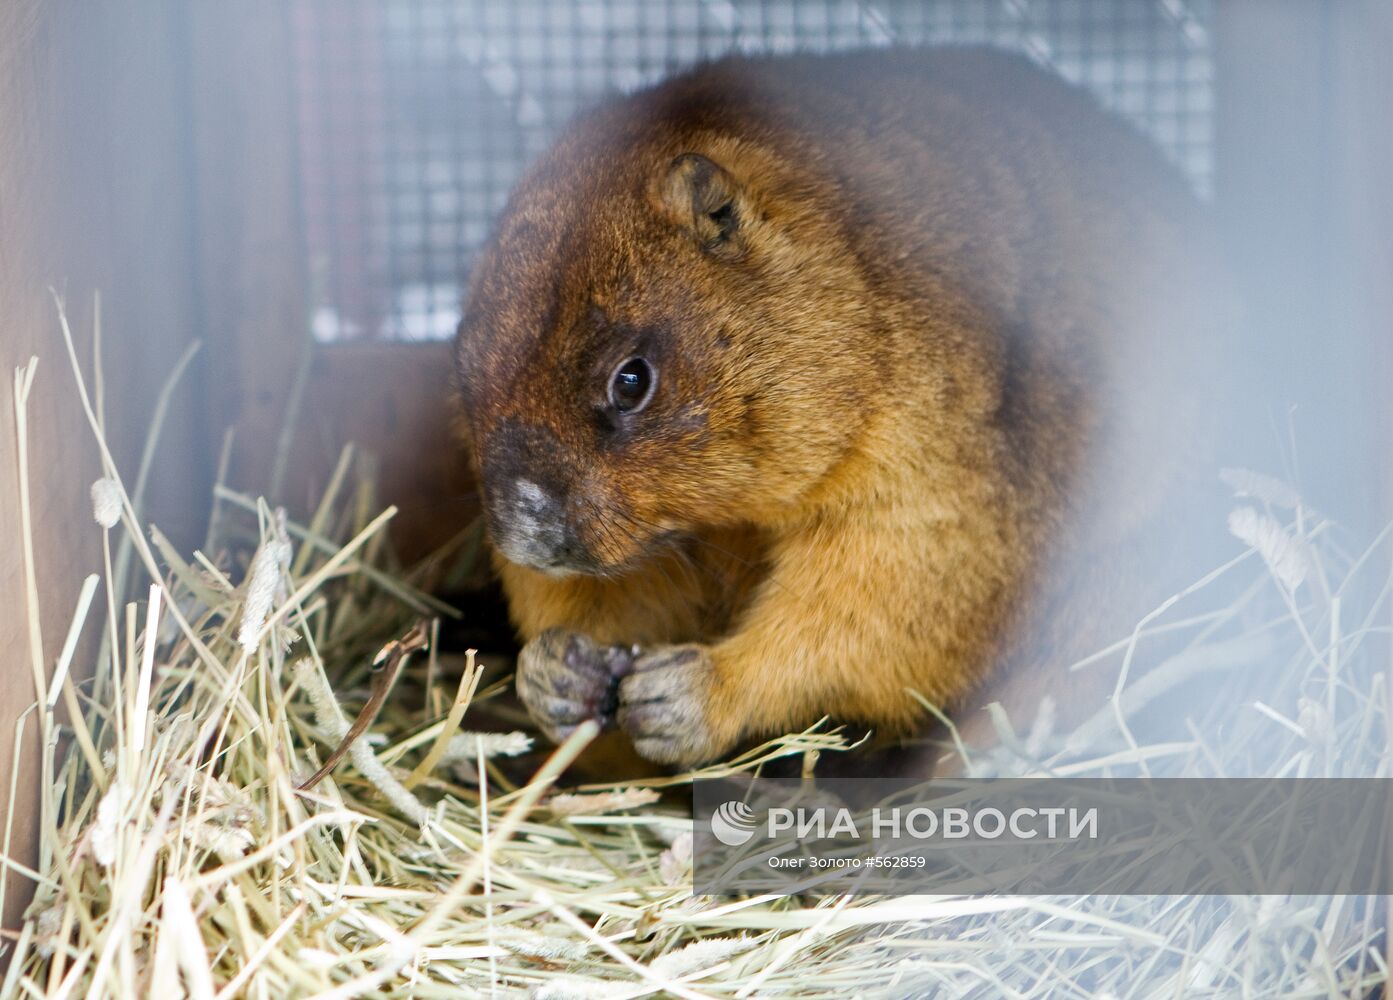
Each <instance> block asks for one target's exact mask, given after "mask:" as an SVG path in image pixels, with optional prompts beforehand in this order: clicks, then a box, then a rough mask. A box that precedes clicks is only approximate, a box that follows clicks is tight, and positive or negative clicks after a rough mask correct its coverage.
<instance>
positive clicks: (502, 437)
mask: <svg viewBox="0 0 1393 1000" xmlns="http://www.w3.org/2000/svg"><path fill="white" fill-rule="evenodd" d="M558 451H559V446H558V444H557V442H556V440H555V439H554V438H553V437H552V436H551V435H550V434H549V433H548V432H546V431H545V430H543V429H541V428H534V427H522V426H517V425H514V426H511V427H504V428H500V430H499V432H498V434H496V435H495V440H494V441H493V442H491V447H490V448H489V454H488V456H487V460H486V461H485V463H484V479H485V484H484V485H485V492H486V494H487V497H488V503H487V511H488V526H489V534H490V535H491V536H492V538H493V543H494V545H496V546H497V547H498V550H499V551H500V552H501V553H503V555H504V556H505V557H506V558H508V559H509V560H511V561H512V562H515V563H519V564H521V565H523V566H531V567H533V568H534V569H540V570H544V571H546V572H550V573H568V572H575V571H579V570H583V569H584V568H585V565H586V563H587V559H588V553H587V552H586V551H585V548H584V546H583V545H581V544H580V541H579V539H578V538H577V537H576V534H575V530H574V528H573V527H572V525H571V524H570V519H569V518H568V517H567V503H566V492H565V490H564V488H563V487H562V486H561V485H560V483H559V478H560V477H557V476H555V475H550V474H548V467H549V466H555V465H556V464H557V459H558V457H559V456H558Z"/></svg>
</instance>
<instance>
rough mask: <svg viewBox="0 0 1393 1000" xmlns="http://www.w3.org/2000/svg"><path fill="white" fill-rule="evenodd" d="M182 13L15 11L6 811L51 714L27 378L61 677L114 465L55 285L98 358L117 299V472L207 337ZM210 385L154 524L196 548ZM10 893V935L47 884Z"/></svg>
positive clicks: (4, 474) (28, 831)
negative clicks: (92, 421)
mask: <svg viewBox="0 0 1393 1000" xmlns="http://www.w3.org/2000/svg"><path fill="white" fill-rule="evenodd" d="M181 8H182V4H179V3H176V2H166V0H142V2H140V3H137V4H132V3H127V2H124V0H82V2H78V0H47V2H41V0H9V2H6V3H3V4H0V377H2V378H3V385H2V386H0V408H2V409H3V412H0V649H3V650H4V651H5V655H4V659H3V660H2V661H0V663H3V671H2V672H0V776H3V780H0V808H3V807H4V806H6V805H7V804H8V803H7V801H6V800H7V799H8V790H9V787H10V782H9V777H10V774H11V769H12V768H14V767H15V766H16V761H15V760H14V759H12V747H13V745H14V737H13V734H14V732H15V721H16V718H17V717H18V716H19V714H20V713H21V712H22V711H23V710H24V708H26V707H27V706H28V705H29V704H30V703H31V702H32V701H33V698H34V691H33V687H34V685H33V681H32V674H31V670H30V665H29V664H30V660H29V650H30V646H29V640H28V635H29V633H28V628H27V625H26V624H25V622H26V605H25V598H24V594H25V588H24V583H23V572H22V558H21V555H22V549H21V545H20V522H19V517H18V499H19V492H18V481H17V476H16V469H17V466H16V448H15V433H14V418H13V401H12V398H11V386H12V381H11V374H12V372H13V370H14V369H15V367H17V366H19V365H23V364H25V363H27V361H28V359H29V358H30V356H31V355H37V356H38V357H39V359H40V363H39V367H38V370H37V375H36V377H35V382H34V390H33V396H32V399H31V403H30V407H29V418H30V434H29V450H30V466H31V470H30V471H31V476H32V480H31V494H32V500H33V509H34V540H35V563H36V566H37V576H38V586H39V592H40V597H41V601H40V604H41V607H40V609H39V610H40V614H41V622H42V627H43V632H42V645H43V650H42V655H43V659H44V662H45V664H46V669H47V670H49V671H51V670H52V666H53V663H54V660H55V658H56V654H57V651H58V647H59V646H60V645H61V643H62V641H63V639H64V635H65V633H66V630H67V627H68V622H69V620H70V618H71V616H72V612H73V606H74V603H75V601H76V597H77V593H78V586H79V583H80V581H81V579H82V577H83V576H85V575H86V574H88V573H90V572H93V571H95V570H96V569H97V568H98V566H99V561H98V557H97V551H98V550H97V546H98V544H99V538H100V534H99V530H98V528H97V526H96V525H95V523H94V522H93V520H92V514H91V504H90V501H89V500H88V486H89V484H90V483H91V481H92V480H93V479H94V478H96V476H97V475H98V474H99V471H100V468H99V466H98V464H97V460H96V452H95V449H94V448H93V447H91V444H90V442H91V440H92V437H91V434H90V432H89V431H88V429H87V426H86V423H85V421H84V419H83V417H82V411H81V409H80V407H79V405H78V400H77V395H76V393H75V391H74V383H73V378H72V376H71V374H70V372H69V367H68V363H67V361H66V359H65V357H64V354H63V347H62V341H61V340H60V338H59V335H58V327H57V324H56V322H55V314H54V309H53V306H52V303H51V302H50V300H49V296H48V292H47V290H46V288H47V286H48V285H53V286H55V287H57V288H60V289H62V290H64V292H65V295H66V297H67V299H68V301H69V303H70V306H71V311H72V313H73V318H74V321H75V323H76V324H77V326H78V328H79V330H80V331H81V332H82V334H83V337H82V339H83V341H84V343H86V331H87V330H88V329H90V321H91V313H92V306H91V303H92V292H93V291H94V290H95V289H100V290H101V292H102V294H103V297H104V319H105V323H104V326H105V331H106V342H107V350H106V356H107V363H106V366H105V370H106V382H107V410H108V420H109V425H110V436H111V438H112V442H113V445H114V447H115V451H116V454H117V460H118V462H119V463H121V464H123V465H124V466H125V467H127V468H131V466H132V463H133V462H134V461H135V458H136V455H137V454H138V450H139V443H140V441H141V440H142V439H143V436H144V425H145V422H146V420H147V418H148V416H149V411H150V404H151V400H152V399H153V397H154V395H155V392H156V390H157V389H158V388H159V385H160V383H161V382H162V381H163V379H164V377H165V374H166V372H167V371H168V369H169V368H170V367H171V366H172V365H173V363H174V361H175V359H177V358H178V356H179V354H180V353H181V352H182V350H183V348H184V345H185V344H186V342H187V341H188V340H189V339H190V338H191V337H192V336H193V333H194V326H195V320H194V317H195V309H194V303H195V301H196V300H197V287H198V286H197V281H196V280H195V275H194V273H193V269H192V268H191V266H190V261H191V251H192V248H193V239H194V238H193V232H194V231H193V226H192V217H191V213H190V207H191V201H190V195H191V193H192V188H191V177H190V175H189V171H188V160H187V150H188V142H187V136H186V129H187V121H188V117H187V114H186V107H185V103H184V101H185V94H186V90H185V88H184V86H183V66H182V64H181V61H180V57H181V55H182V54H183V53H184V52H185V51H186V50H185V47H184V45H183V43H182V37H183V28H182V15H181V13H180V10H181ZM83 350H86V348H85V347H84V348H83ZM89 357H90V355H89ZM199 374H200V373H199V371H198V369H197V367H196V368H195V371H194V372H193V373H191V376H190V380H189V382H188V383H187V384H186V386H185V388H184V390H183V391H182V392H180V393H179V394H178V395H177V396H176V397H175V399H174V401H173V406H174V412H175V414H176V419H174V420H172V421H171V422H170V426H169V429H168V433H167V434H166V437H165V440H164V446H163V448H162V450H161V458H160V461H159V462H158V464H157V466H156V472H155V479H154V481H155V482H156V483H157V484H158V489H157V490H156V491H155V494H156V496H155V497H154V498H153V500H154V502H153V503H152V505H151V507H150V508H149V513H150V516H151V517H152V518H153V519H157V520H159V521H160V523H161V524H162V525H165V526H167V527H168V528H169V530H171V531H173V532H174V533H175V534H177V535H182V536H185V537H187V535H188V533H189V532H190V531H192V530H193V528H194V525H195V524H196V523H198V521H199V520H200V517H201V515H199V514H198V513H197V511H198V508H199V506H206V503H204V502H202V501H199V502H195V501H194V498H195V497H200V498H201V497H203V496H206V489H207V479H208V469H209V468H210V466H209V464H208V463H207V461H206V453H205V448H204V441H205V438H206V434H205V432H204V429H203V425H202V409H201V407H200V406H198V405H196V401H197V400H198V399H199V398H200V397H201V393H200V392H198V391H197V390H196V388H195V385H196V381H197V379H198V378H199ZM90 631H92V629H90V628H89V632H90ZM37 741H38V730H37V727H36V726H35V725H34V724H33V723H32V719H31V721H30V724H29V725H28V728H27V729H26V730H25V733H24V739H23V742H22V744H21V746H20V758H19V761H18V766H19V768H20V776H19V784H18V795H17V800H16V811H15V831H14V835H15V840H14V842H13V843H12V845H11V851H12V853H13V854H14V855H15V856H16V857H17V858H18V859H20V860H21V861H25V862H28V861H31V860H32V850H33V843H34V836H35V834H36V833H37V830H36V822H37V816H38V811H37V808H36V806H35V798H36V794H37V789H36V786H35V772H34V765H35V762H36V758H37V753H38V742H37ZM7 877H8V882H9V891H8V893H7V896H6V906H5V912H4V914H3V919H4V925H5V926H7V927H12V926H14V924H15V923H16V921H17V919H18V916H19V914H20V912H21V910H22V906H23V905H24V903H25V900H26V898H27V896H28V894H29V889H30V886H29V884H28V881H27V880H26V879H24V878H20V877H18V876H15V875H13V874H9V875H8V876H7Z"/></svg>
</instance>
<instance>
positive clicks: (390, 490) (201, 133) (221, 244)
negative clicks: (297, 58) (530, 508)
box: [191, 0, 473, 558]
mask: <svg viewBox="0 0 1393 1000" xmlns="http://www.w3.org/2000/svg"><path fill="white" fill-rule="evenodd" d="M287 10H288V5H286V4H283V3H280V2H271V0H253V2H247V3H239V4H236V5H231V4H200V5H195V6H194V7H193V8H192V10H191V18H192V39H193V52H194V54H195V58H194V59H193V95H194V102H195V114H194V122H195V131H194V139H195V156H196V163H197V175H198V182H199V191H200V195H199V218H200V225H201V227H202V232H203V234H204V235H203V239H202V242H201V245H200V248H199V249H200V254H199V260H200V267H201V275H202V284H203V288H204V312H203V316H202V326H203V328H204V330H205V331H206V336H207V338H208V342H209V346H210V358H211V361H212V364H213V366H214V369H215V370H216V371H217V372H218V373H219V376H218V377H217V378H216V379H214V380H212V383H211V384H210V387H209V388H210V395H209V406H210V416H209V424H210V427H211V429H212V430H213V432H214V434H220V433H221V429H222V428H225V427H235V428H236V439H235V445H234V449H233V456H234V460H233V463H232V466H231V479H232V481H233V482H234V483H235V484H236V485H237V486H238V487H239V488H240V489H243V490H246V491H248V492H251V493H258V492H263V491H265V490H267V489H268V488H269V487H270V486H271V485H273V483H272V480H273V479H278V480H279V482H278V483H276V484H275V485H277V486H278V487H279V488H278V489H277V490H276V494H277V495H276V500H277V501H278V502H282V503H285V504H286V505H287V506H288V507H289V508H290V509H291V511H292V513H295V512H303V511H304V510H305V509H306V507H308V506H309V504H310V502H311V500H310V498H312V497H313V496H314V495H315V493H316V491H317V490H318V489H320V488H322V487H323V485H324V483H325V481H326V480H327V479H328V477H329V474H330V472H331V471H332V469H333V467H334V463H335V461H336V460H337V458H338V454H339V451H340V449H341V448H342V446H343V445H344V444H346V443H348V442H353V443H354V444H355V445H356V446H357V447H358V448H359V449H360V450H361V452H363V453H364V454H367V455H370V456H372V457H373V459H374V460H375V463H376V472H375V475H374V478H375V480H376V482H377V484H378V488H379V499H380V501H381V502H382V503H383V504H387V503H393V504H396V505H397V506H398V507H399V508H400V510H401V513H400V514H399V515H398V517H397V518H396V520H395V522H394V524H393V526H392V535H393V539H394V542H395V544H396V545H397V547H398V550H399V551H400V552H401V553H402V554H403V555H404V556H405V557H407V558H410V557H411V556H413V555H419V554H424V553H426V552H428V551H430V550H431V549H432V548H434V547H435V546H437V545H438V544H440V543H442V542H444V541H445V540H447V539H448V538H450V537H451V536H452V535H453V534H454V533H455V532H456V531H458V530H459V528H460V527H462V525H463V523H465V521H466V520H467V519H468V518H469V517H470V516H471V515H472V512H473V508H472V506H471V504H470V502H469V500H468V499H467V495H468V494H469V492H470V490H471V484H470V482H469V480H468V477H467V475H466V474H465V471H464V468H463V465H462V463H461V462H460V456H459V453H458V451H457V449H456V447H455V444H454V441H453V440H452V438H451V435H450V431H449V425H448V423H449V406H448V401H447V395H448V393H447V389H448V378H449V371H450V352H449V348H448V345H446V344H443V343H419V344H391V343H379V342H369V343H361V344H335V345H311V344H310V343H309V339H308V334H307V331H308V329H309V318H308V315H307V312H306V300H307V294H306V289H307V287H308V285H307V283H308V281H309V276H308V273H307V264H306V260H305V258H306V253H305V248H304V236H303V233H302V232H301V231H300V228H299V219H300V214H299V211H298V197H299V190H298V179H297V175H296V169H297V160H296V132H295V106H294V89H293V87H292V79H291V73H292V72H293V64H292V60H291V58H290V52H291V45H290V37H289V27H290V25H289V16H288V13H287ZM461 114H468V109H463V108H462V109H461ZM287 428H290V431H289V432H287ZM277 472H279V473H280V475H279V476H277Z"/></svg>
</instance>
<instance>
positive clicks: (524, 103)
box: [289, 0, 1213, 341]
mask: <svg viewBox="0 0 1393 1000" xmlns="http://www.w3.org/2000/svg"><path fill="white" fill-rule="evenodd" d="M1211 3H1212V0H920V2H902V0H884V2H874V3H872V2H866V0H860V2H857V0H827V2H810V0H796V2H795V0H762V2H750V0H577V2H569V0H510V2H505V3H499V2H496V0H295V2H294V3H293V4H292V5H291V6H290V7H289V10H290V12H291V13H290V16H291V18H292V24H291V30H292V36H293V39H294V59H295V67H294V79H295V82H296V90H297V94H296V97H297V102H298V123H299V130H300V144H299V145H300V163H301V187H302V197H301V210H302V211H303V213H304V219H303V223H304V232H305V240H306V245H307V248H308V251H309V255H310V262H311V276H312V289H311V291H312V298H313V314H312V315H313V333H314V336H315V337H316V338H317V339H318V340H320V341H344V340H363V339H388V340H424V339H437V338H444V337H449V336H450V335H451V334H452V333H453V331H454V327H455V324H456V322H457V321H458V317H459V307H460V297H461V294H462V293H461V289H462V287H463V284H464V281H465V278H466V276H467V274H468V270H469V267H470V264H471V262H472V261H473V259H474V257H475V255H476V254H477V253H478V252H479V250H480V248H481V247H482V245H483V243H484V241H485V239H486V238H487V236H488V233H489V229H490V226H491V225H492V223H493V220H494V217H495V216H496V214H497V213H498V211H499V210H500V209H501V208H502V206H503V204H504V202H505V200H506V198H507V195H508V191H509V189H510V188H511V186H512V184H513V182H514V181H515V180H516V179H517V177H518V175H519V173H520V172H521V171H522V170H523V168H524V167H525V166H526V165H527V163H528V162H529V161H530V160H531V159H532V157H534V156H535V155H536V154H537V153H539V152H540V151H541V150H542V149H543V148H545V146H546V144H547V143H548V141H549V140H550V139H551V138H552V137H553V135H554V134H555V133H556V132H557V130H558V129H559V128H560V127H561V126H563V125H564V124H565V123H566V121H567V120H568V119H569V118H570V117H571V116H572V115H573V114H574V113H575V112H576V111H577V110H578V109H580V108H582V107H584V106H586V105H588V104H591V103H593V102H595V101H597V100H599V99H601V98H603V97H604V96H605V95H606V94H609V93H614V92H622V91H629V90H633V89H635V88H638V87H642V86H644V85H647V84H649V83H652V82H655V81H657V80H659V79H662V78H663V77H664V76H667V75H669V74H671V73H672V72H674V71H676V70H679V69H682V68H683V67H685V66H688V65H690V64H692V63H694V62H697V61H700V60H705V59H711V58H715V57H718V56H721V55H723V54H726V53H729V52H733V51H739V52H769V51H773V52H784V51H793V50H812V51H828V50H834V49H843V48H860V47H869V46H886V45H893V44H930V43H942V42H992V43H995V44H999V45H1003V46H1008V47H1012V48H1016V49H1020V50H1023V51H1025V52H1026V53H1028V54H1029V55H1030V56H1031V57H1032V58H1034V59H1036V60H1037V61H1039V62H1041V63H1044V64H1046V65H1048V66H1051V67H1053V68H1054V69H1056V70H1058V71H1059V72H1060V73H1061V74H1063V75H1064V76H1065V77H1067V78H1069V79H1070V80H1074V81H1076V82H1079V83H1082V84H1083V85H1085V86H1087V87H1088V88H1089V89H1090V90H1092V91H1093V92H1094V93H1095V94H1096V95H1097V96H1098V97H1099V98H1100V99H1101V100H1102V101H1103V103H1105V104H1106V105H1107V106H1109V107H1111V108H1113V109H1115V110H1117V111H1119V112H1120V113H1122V114H1124V115H1126V116H1128V117H1129V118H1131V119H1132V120H1134V121H1135V122H1136V123H1137V124H1138V125H1139V126H1140V127H1141V128H1142V129H1144V130H1145V131H1146V132H1148V133H1149V134H1150V135H1151V136H1153V137H1154V138H1155V140H1156V141H1157V142H1158V143H1159V144H1160V146H1161V147H1162V148H1163V149H1164V150H1166V152H1167V153H1168V154H1169V155H1170V156H1171V157H1172V158H1173V159H1174V160H1175V162H1176V163H1177V164H1178V165H1179V166H1180V167H1181V168H1182V169H1183V170H1184V171H1185V172H1186V173H1187V174H1188V176H1189V177H1190V178H1191V180H1192V181H1193V183H1194V185H1195V187H1196V189H1197V190H1198V191H1199V192H1200V193H1201V194H1207V193H1208V190H1209V181H1210V169H1211V150H1212V84H1213V60H1212V51H1211V40H1210V31H1209V26H1210V19H1211Z"/></svg>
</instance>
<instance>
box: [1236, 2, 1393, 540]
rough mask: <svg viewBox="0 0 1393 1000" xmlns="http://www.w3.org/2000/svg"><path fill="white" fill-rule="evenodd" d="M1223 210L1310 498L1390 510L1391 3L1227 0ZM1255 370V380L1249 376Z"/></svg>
mask: <svg viewBox="0 0 1393 1000" xmlns="http://www.w3.org/2000/svg"><path fill="white" fill-rule="evenodd" d="M1216 13H1217V15H1218V25H1217V30H1218V32H1219V35H1218V38H1219V43H1220V44H1219V45H1218V49H1217V51H1218V55H1219V59H1218V64H1217V80H1216V83H1217V97H1218V103H1217V107H1216V113H1217V114H1216V122H1215V135H1216V140H1217V149H1216V176H1215V181H1216V184H1215V187H1216V191H1215V197H1216V208H1217V210H1218V214H1219V218H1220V220H1221V223H1222V224H1223V226H1224V229H1225V232H1226V234H1227V238H1228V244H1229V249H1230V258H1231V259H1232V260H1233V261H1234V263H1235V265H1236V267H1237V270H1238V273H1239V276H1240V278H1241V280H1242V284H1243V286H1244V289H1245V292H1246V299H1247V307H1248V310H1249V314H1250V322H1251V324H1252V325H1253V327H1254V329H1255V330H1256V331H1258V332H1259V334H1260V337H1261V341H1262V343H1263V345H1264V349H1263V350H1262V351H1261V353H1260V354H1259V355H1257V356H1254V357H1253V358H1252V359H1251V363H1252V373H1253V375H1254V376H1256V377H1262V378H1266V379H1269V380H1271V381H1272V382H1273V383H1274V384H1275V386H1276V388H1277V391H1278V393H1279V394H1280V396H1281V398H1282V399H1284V400H1287V401H1289V402H1290V404H1291V412H1290V414H1287V413H1274V414H1272V428H1273V439H1274V441H1275V440H1276V439H1278V438H1279V437H1280V438H1282V439H1283V445H1284V447H1285V448H1286V450H1288V451H1289V450H1290V447H1289V444H1288V442H1287V441H1286V440H1285V439H1286V436H1287V430H1288V424H1289V425H1290V426H1291V427H1292V428H1294V430H1295V435H1294V436H1295V446H1296V455H1295V458H1296V460H1297V462H1298V463H1299V465H1300V471H1301V474H1302V475H1301V478H1302V480H1303V485H1305V486H1307V487H1314V490H1315V491H1316V493H1317V495H1314V496H1311V497H1309V498H1308V499H1310V500H1311V501H1312V502H1313V503H1314V504H1316V505H1317V506H1322V507H1323V509H1325V510H1327V511H1328V512H1330V513H1332V514H1334V515H1335V516H1337V517H1339V518H1341V519H1343V520H1347V521H1349V520H1352V521H1355V522H1358V523H1359V526H1360V528H1361V529H1367V528H1374V529H1375V530H1376V529H1377V528H1378V527H1381V525H1382V523H1383V522H1384V521H1386V519H1387V518H1388V517H1390V516H1393V507H1391V506H1390V503H1389V498H1390V496H1393V433H1390V430H1393V407H1390V392H1389V388H1390V386H1391V385H1393V185H1390V183H1389V179H1390V178H1393V62H1390V60H1389V53H1390V52H1393V5H1390V4H1388V3H1387V2H1386V0H1340V2H1338V3H1322V2H1312V0H1221V2H1219V3H1218V4H1216ZM1250 377H1251V376H1250Z"/></svg>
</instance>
